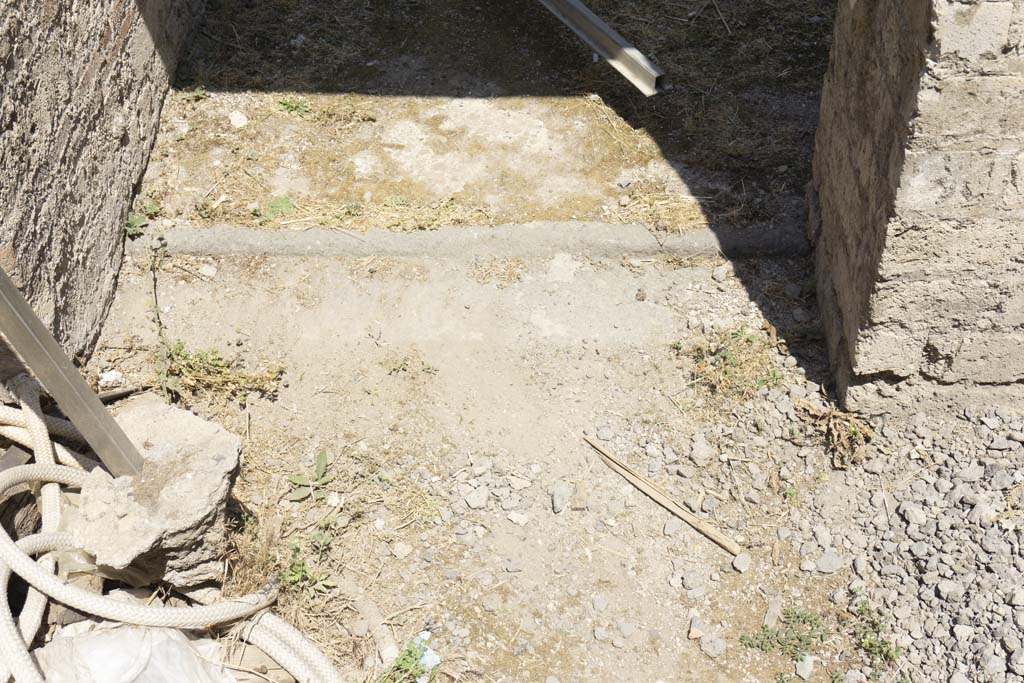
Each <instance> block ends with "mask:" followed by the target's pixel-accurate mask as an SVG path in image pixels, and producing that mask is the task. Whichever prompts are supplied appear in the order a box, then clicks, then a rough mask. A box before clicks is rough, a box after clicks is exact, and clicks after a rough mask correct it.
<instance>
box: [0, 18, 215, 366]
mask: <svg viewBox="0 0 1024 683" xmlns="http://www.w3.org/2000/svg"><path fill="white" fill-rule="evenodd" d="M201 8H202V0H88V1H84V2H83V1H78V2H72V1H70V0H31V1H30V0H11V1H8V2H5V3H4V8H3V10H2V11H0V264H2V265H3V267H4V268H5V269H6V270H7V272H8V273H9V274H10V275H11V277H12V278H13V279H14V280H15V281H16V282H17V283H18V285H19V286H20V287H21V288H22V290H23V291H24V292H25V293H26V295H27V296H28V298H29V300H30V301H31V302H32V304H33V306H34V307H35V309H36V311H37V312H38V313H39V314H40V316H41V317H42V318H43V320H44V322H46V323H47V324H48V325H50V326H51V329H52V330H53V332H54V334H55V335H56V337H57V339H58V341H60V342H61V343H62V344H63V345H64V348H65V349H66V350H67V351H68V352H69V353H71V354H72V355H85V354H87V353H88V352H89V351H90V350H91V348H92V346H93V345H94V344H95V342H96V339H97V338H98V336H99V332H100V325H101V324H102V322H103V319H104V317H105V316H106V313H107V310H108V308H109V306H110V302H111V300H112V298H113V293H114V286H115V284H116V280H117V273H118V269H119V268H120V265H121V257H122V252H123V248H124V237H125V231H124V228H125V220H126V216H127V211H128V205H129V202H130V201H131V197H132V193H133V189H134V188H135V186H136V185H137V183H138V182H139V180H140V179H141V177H142V173H143V171H144V170H145V167H146V162H147V161H148V158H149V152H150V149H151V148H152V146H153V141H154V139H155V137H156V131H157V126H158V124H159V120H160V109H161V106H162V104H163V98H164V95H165V94H166V92H167V89H168V86H169V81H170V78H171V76H172V74H173V71H174V67H175V64H176V62H177V58H178V54H179V52H180V49H181V47H182V45H183V43H184V41H185V38H186V37H187V35H188V33H189V32H190V30H191V28H192V26H193V25H194V23H195V21H196V19H197V18H198V16H199V12H200V10H201Z"/></svg>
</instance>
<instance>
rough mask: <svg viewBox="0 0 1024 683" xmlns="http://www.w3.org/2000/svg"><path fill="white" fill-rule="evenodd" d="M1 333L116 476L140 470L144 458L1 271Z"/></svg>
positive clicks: (5, 274) (9, 279)
mask: <svg viewBox="0 0 1024 683" xmlns="http://www.w3.org/2000/svg"><path fill="white" fill-rule="evenodd" d="M0 332H2V333H3V335H4V337H6V339H7V343H8V345H9V346H10V347H11V348H12V349H13V350H14V352H15V353H17V354H18V357H20V358H21V360H22V361H23V362H24V363H25V365H27V366H28V368H29V370H31V371H32V374H34V375H35V376H36V379H38V380H39V382H40V383H41V384H42V385H43V387H44V388H45V389H46V391H47V392H48V393H49V394H50V396H52V397H53V399H54V400H55V401H57V405H58V406H60V409H61V410H63V411H64V414H65V415H67V416H68V418H69V419H70V420H71V422H73V423H74V425H75V427H77V428H78V431H80V432H81V433H82V436H84V437H85V440H86V441H88V442H89V445H90V446H92V449H93V450H94V451H95V452H96V455H97V456H99V458H100V460H101V461H102V462H103V464H104V465H106V466H107V469H109V470H110V472H111V473H112V474H113V475H114V476H118V477H120V476H131V475H135V474H139V473H140V472H141V471H142V457H141V456H140V455H139V453H138V451H137V450H135V446H133V445H132V442H131V441H129V440H128V437H127V436H126V435H125V433H124V431H122V429H121V427H120V426H119V425H118V424H117V422H115V421H114V418H113V417H111V415H110V413H108V412H107V409H106V408H104V407H103V404H102V403H100V399H99V398H98V397H97V396H96V393H95V392H93V390H92V389H91V388H90V387H89V385H88V384H86V383H85V380H84V379H82V376H81V375H80V374H79V373H78V370H76V369H75V366H73V365H72V364H71V361H70V360H68V357H67V355H65V353H64V351H63V349H61V348H60V346H59V345H58V344H57V340H55V339H54V338H53V335H51V334H50V331H49V330H47V329H46V326H45V325H43V323H42V321H40V320H39V318H38V317H36V314H35V312H33V311H32V307H31V306H29V304H28V301H26V300H25V297H24V296H22V294H21V292H20V291H18V288H17V287H15V286H14V283H13V282H12V281H11V278H10V277H8V275H7V273H6V272H4V270H3V269H2V268H0Z"/></svg>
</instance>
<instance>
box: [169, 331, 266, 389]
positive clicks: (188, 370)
mask: <svg viewBox="0 0 1024 683" xmlns="http://www.w3.org/2000/svg"><path fill="white" fill-rule="evenodd" d="M156 367H157V386H159V387H160V389H161V390H162V391H163V392H164V395H165V396H167V397H168V398H169V399H171V400H173V401H179V400H182V399H185V398H190V397H193V396H197V395H200V394H202V395H203V396H204V397H205V398H211V395H212V397H215V398H221V399H223V400H232V399H234V398H237V397H238V396H241V395H243V394H248V393H250V392H255V393H257V394H259V395H260V396H265V397H271V398H272V397H273V396H274V395H275V394H276V393H277V383H278V380H279V379H280V378H281V374H282V370H281V368H270V369H266V370H259V371H256V372H247V371H244V370H241V369H239V368H237V367H235V365H234V364H233V363H230V362H228V361H227V360H225V359H224V358H223V357H222V356H221V355H220V353H219V352H218V351H217V350H215V349H210V350H207V351H189V350H188V349H187V348H186V347H185V343H184V342H183V341H181V340H180V339H179V340H177V341H174V342H165V343H163V344H161V347H160V353H159V356H158V357H157V359H156Z"/></svg>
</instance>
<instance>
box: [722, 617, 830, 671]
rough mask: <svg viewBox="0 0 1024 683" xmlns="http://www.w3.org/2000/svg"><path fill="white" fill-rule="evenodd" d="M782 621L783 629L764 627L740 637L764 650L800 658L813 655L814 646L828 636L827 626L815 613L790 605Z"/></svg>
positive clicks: (748, 643)
mask: <svg viewBox="0 0 1024 683" xmlns="http://www.w3.org/2000/svg"><path fill="white" fill-rule="evenodd" d="M779 622H780V627H779V628H773V627H770V626H762V627H761V628H760V629H759V630H757V631H754V632H753V633H748V634H744V635H742V636H740V643H742V644H743V645H745V646H746V647H749V648H752V649H754V650H761V651H762V652H779V653H780V654H783V655H785V656H787V657H789V658H790V659H792V660H793V661H796V660H798V659H800V658H801V657H803V656H804V655H807V654H810V651H811V648H812V647H814V646H815V645H816V644H817V643H820V642H821V641H823V640H824V639H825V626H824V624H823V623H822V621H821V617H819V616H818V615H817V614H815V613H814V612H811V611H808V610H805V609H797V608H786V609H784V610H783V611H782V618H781V619H780V620H779Z"/></svg>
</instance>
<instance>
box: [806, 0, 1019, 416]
mask: <svg viewBox="0 0 1024 683" xmlns="http://www.w3.org/2000/svg"><path fill="white" fill-rule="evenodd" d="M1022 35H1024V0H1003V1H984V0H983V1H978V0H975V1H973V2H949V1H948V0H901V1H900V2H870V1H869V0H840V2H839V6H838V13H837V19H836V32H835V44H834V47H833V52H832V56H831V61H830V64H829V70H828V74H827V77H826V81H825V85H824V89H823V93H822V107H821V123H820V127H819V130H818V134H817V139H816V148H815V163H814V178H813V181H812V188H811V191H810V200H811V201H810V204H811V220H810V226H809V230H810V236H811V239H812V241H814V242H815V249H816V252H815V253H816V268H817V278H818V296H819V303H820V307H821V310H822V317H823V321H824V325H825V332H826V337H827V339H828V344H829V351H830V354H831V358H832V361H833V365H834V369H835V375H836V378H837V385H838V389H839V392H840V395H841V397H842V398H843V399H844V401H845V402H846V404H847V405H848V406H849V407H851V408H855V409H862V410H868V411H875V410H881V409H888V408H891V407H893V405H894V404H898V403H900V402H901V401H902V402H904V403H906V404H908V406H909V405H912V404H914V403H916V402H918V401H920V400H921V397H922V396H923V395H925V394H928V395H931V396H940V397H943V398H944V399H947V400H955V398H956V397H957V396H959V395H967V394H970V393H972V392H977V391H978V390H979V389H980V390H987V389H988V388H992V387H1010V386H1014V385H1016V386H1021V385H1024V145H1022V139H1024V45H1022Z"/></svg>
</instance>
